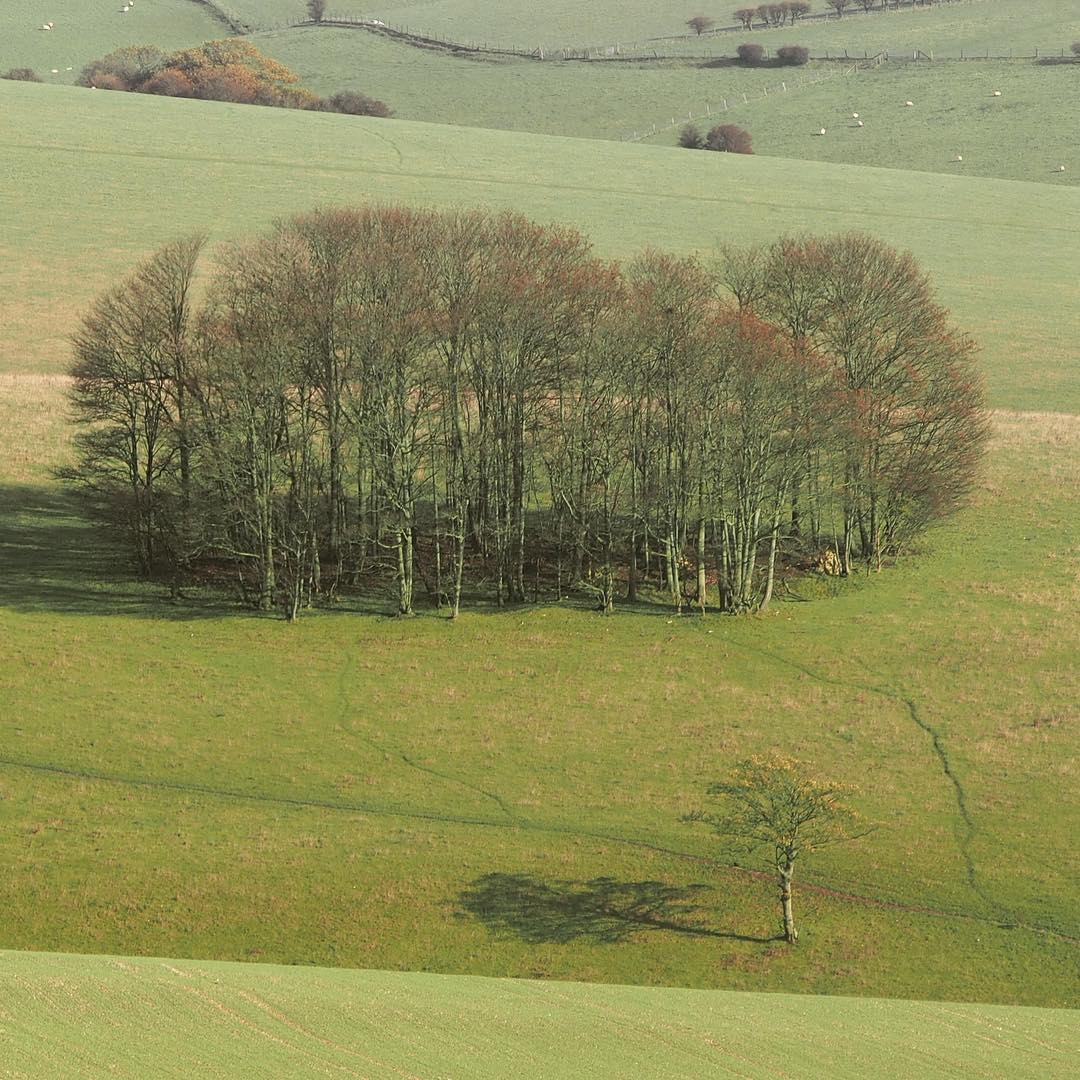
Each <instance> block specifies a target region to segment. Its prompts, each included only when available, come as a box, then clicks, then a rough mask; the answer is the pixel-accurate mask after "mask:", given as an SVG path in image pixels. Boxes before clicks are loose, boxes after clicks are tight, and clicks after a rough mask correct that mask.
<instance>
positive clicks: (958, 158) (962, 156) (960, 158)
mask: <svg viewBox="0 0 1080 1080" xmlns="http://www.w3.org/2000/svg"><path fill="white" fill-rule="evenodd" d="M963 160H964V155H963V154H957V155H956V157H954V158H953V161H963Z"/></svg>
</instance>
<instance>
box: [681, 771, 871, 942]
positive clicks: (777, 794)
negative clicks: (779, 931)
mask: <svg viewBox="0 0 1080 1080" xmlns="http://www.w3.org/2000/svg"><path fill="white" fill-rule="evenodd" d="M849 791H850V788H847V787H845V786H844V785H842V784H838V783H834V782H832V781H828V780H820V779H818V778H816V777H814V776H813V775H812V774H811V773H810V772H809V771H808V769H807V767H806V765H805V764H803V763H802V762H799V761H796V760H793V759H791V758H786V757H782V756H780V755H775V754H774V755H770V756H768V757H758V758H750V759H748V760H746V761H742V762H740V763H739V764H738V765H737V766H736V767H735V769H734V771H733V772H732V774H731V777H730V778H729V779H727V780H724V781H721V782H719V783H716V784H713V785H711V786H710V787H709V789H708V794H709V795H711V796H714V797H715V798H716V799H718V800H719V802H720V808H719V810H716V811H712V810H699V811H696V812H694V813H692V814H688V815H687V816H686V817H685V818H684V820H685V821H688V822H703V823H704V824H706V825H709V826H711V827H712V829H713V831H714V832H715V834H716V835H717V837H719V838H720V839H722V840H725V841H728V842H729V843H730V844H731V845H732V846H733V847H735V848H736V849H739V848H741V849H744V850H748V851H750V852H757V853H760V854H763V855H764V857H765V858H766V859H767V860H768V864H769V866H770V867H771V868H772V869H773V870H775V872H776V880H777V885H778V886H779V898H780V910H781V919H782V926H783V936H784V940H785V941H787V942H788V944H791V945H793V944H795V942H796V941H798V938H799V932H798V930H797V929H796V927H795V914H794V907H793V900H792V879H793V877H794V874H795V866H796V863H797V862H799V860H800V859H802V860H804V861H805V859H806V858H807V857H808V856H812V855H813V854H815V853H816V852H818V851H821V850H822V849H823V848H826V847H829V846H831V845H833V844H839V843H845V842H847V841H850V840H855V839H858V838H859V837H862V836H865V835H867V834H868V833H869V832H870V831H872V830H871V828H870V827H868V826H867V825H866V824H865V822H864V821H863V820H862V819H861V818H860V816H859V814H858V813H857V812H856V811H855V809H854V808H853V807H852V806H851V805H850V804H849V803H848V802H847V801H846V796H847V795H848V793H849Z"/></svg>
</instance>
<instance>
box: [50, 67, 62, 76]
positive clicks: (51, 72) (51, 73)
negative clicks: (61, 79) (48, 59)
mask: <svg viewBox="0 0 1080 1080" xmlns="http://www.w3.org/2000/svg"><path fill="white" fill-rule="evenodd" d="M49 74H50V75H59V74H60V69H59V68H53V69H52V71H50V72H49Z"/></svg>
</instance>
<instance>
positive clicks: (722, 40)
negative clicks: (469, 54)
mask: <svg viewBox="0 0 1080 1080" xmlns="http://www.w3.org/2000/svg"><path fill="white" fill-rule="evenodd" d="M223 6H224V7H227V8H229V9H230V10H233V11H236V12H238V13H240V15H241V16H242V17H243V18H244V19H246V20H247V21H249V22H250V23H252V24H253V25H256V26H263V27H265V26H278V25H281V24H283V23H287V22H289V21H291V20H295V19H298V18H302V17H303V4H302V2H301V0H225V2H223ZM739 6H741V5H740V4H738V3H736V4H731V3H715V2H712V0H706V2H704V3H699V4H698V5H697V6H696V7H693V5H691V7H693V11H691V10H690V8H689V7H687V5H685V4H683V3H673V2H671V0H661V2H660V3H655V2H649V0H590V2H589V3H581V2H579V0H536V2H534V3H529V4H517V3H506V2H504V0H381V2H380V0H374V2H373V3H368V2H366V0H363V2H361V0H332V2H331V3H330V4H329V5H328V13H341V14H345V15H360V16H364V17H370V18H379V19H382V20H384V21H385V22H388V23H391V24H393V25H396V26H407V27H409V28H410V29H413V30H427V31H435V32H437V33H440V34H444V35H446V36H447V37H451V38H454V39H455V40H466V41H481V42H484V41H486V42H491V43H495V42H498V43H502V44H513V45H518V46H523V47H527V48H534V47H535V46H537V45H544V46H549V47H552V48H558V47H561V46H582V45H611V44H614V43H616V42H620V43H624V44H632V43H635V42H642V41H645V40H646V39H649V38H654V37H658V36H662V35H679V34H686V33H687V32H688V31H687V28H686V25H685V23H686V20H687V18H689V14H698V13H700V14H705V15H710V16H712V17H714V18H715V19H716V20H717V22H718V24H720V25H728V24H730V22H731V21H732V19H731V12H732V11H733V10H734V8H735V7H739ZM813 9H814V11H817V12H821V11H823V10H824V3H823V0H814V3H813ZM688 13H689V14H688ZM1069 35H1072V36H1069ZM1077 35H1080V5H1078V4H1077V3H1076V0H1030V2H1028V3H1025V4H1023V5H1021V6H1018V5H1016V4H1015V3H1012V2H1011V0H957V2H955V3H950V4H939V5H934V6H932V7H929V8H926V9H916V10H914V11H912V10H910V9H909V10H902V11H898V12H889V13H887V14H881V13H880V12H878V13H874V14H871V15H862V14H860V13H856V12H851V13H849V14H848V15H847V16H845V17H844V18H843V19H829V20H828V21H826V22H812V23H807V24H805V25H803V26H797V27H795V28H794V30H793V29H792V28H790V27H785V28H784V29H783V30H777V31H755V36H756V37H757V38H758V39H759V40H762V41H767V42H768V41H773V40H776V43H777V44H783V42H781V41H779V39H780V38H781V37H783V38H785V40H786V39H787V38H791V39H792V40H793V41H797V42H798V43H802V44H806V45H812V46H814V47H815V48H818V47H820V48H823V49H824V48H838V49H844V48H850V49H856V48H857V49H860V50H861V49H863V48H870V49H872V50H874V51H876V50H877V49H878V48H922V49H935V50H938V51H941V50H950V49H955V50H959V49H960V48H961V47H963V48H966V49H968V50H973V49H976V48H984V47H994V46H1001V47H1004V48H1005V49H1008V48H1009V47H1010V46H1011V47H1013V48H1016V49H1017V50H1019V49H1028V48H1032V47H1034V46H1039V47H1041V48H1044V49H1049V48H1050V47H1054V48H1055V49H1056V48H1058V47H1060V46H1065V47H1066V48H1068V45H1069V42H1070V41H1073V40H1074V39H1075V37H1076V36H1077ZM743 37H745V35H743V34H741V32H737V33H734V34H721V35H716V36H707V37H705V38H701V39H699V40H692V41H690V42H689V43H688V44H686V45H685V46H684V47H685V48H687V49H694V50H698V51H700V49H701V48H702V47H703V46H704V48H706V49H708V48H712V47H717V48H719V49H728V51H731V50H733V49H734V45H735V44H737V43H738V41H739V40H742V38H743ZM729 46H730V48H729ZM679 47H680V46H679V45H678V44H677V43H666V44H665V48H679Z"/></svg>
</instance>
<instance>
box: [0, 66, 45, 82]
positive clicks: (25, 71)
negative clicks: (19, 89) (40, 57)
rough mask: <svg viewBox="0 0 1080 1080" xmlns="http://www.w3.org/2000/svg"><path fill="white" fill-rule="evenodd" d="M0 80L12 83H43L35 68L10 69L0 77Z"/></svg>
mask: <svg viewBox="0 0 1080 1080" xmlns="http://www.w3.org/2000/svg"><path fill="white" fill-rule="evenodd" d="M0 79H10V80H11V81H12V82H41V76H40V75H39V74H38V73H37V72H36V71H35V70H34V69H33V68H10V69H9V70H8V71H5V72H4V74H3V75H0Z"/></svg>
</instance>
